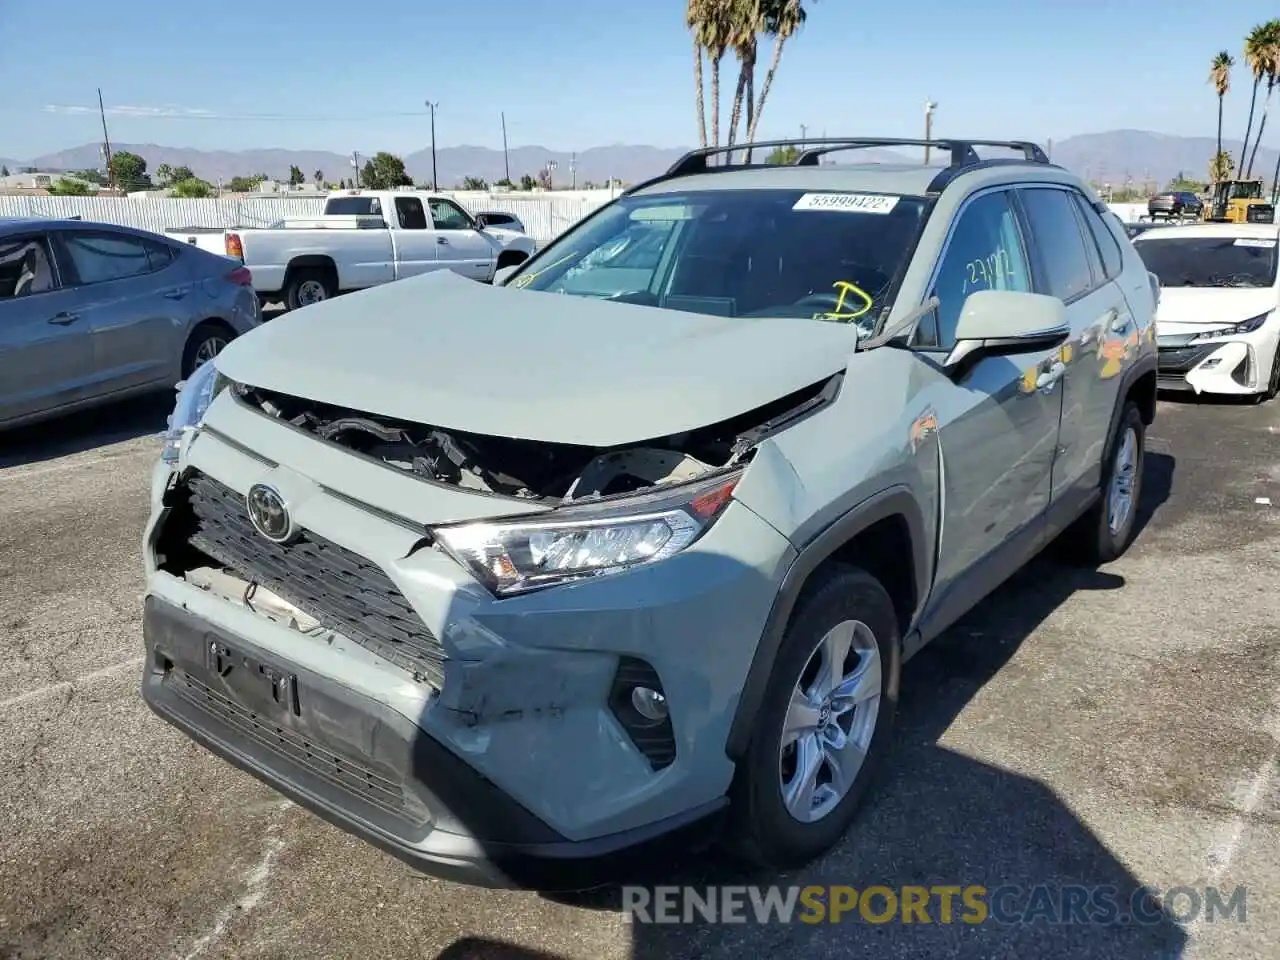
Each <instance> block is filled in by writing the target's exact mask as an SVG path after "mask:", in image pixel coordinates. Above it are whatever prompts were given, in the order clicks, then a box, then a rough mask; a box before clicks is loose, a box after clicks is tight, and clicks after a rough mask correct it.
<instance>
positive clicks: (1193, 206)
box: [1147, 190, 1204, 220]
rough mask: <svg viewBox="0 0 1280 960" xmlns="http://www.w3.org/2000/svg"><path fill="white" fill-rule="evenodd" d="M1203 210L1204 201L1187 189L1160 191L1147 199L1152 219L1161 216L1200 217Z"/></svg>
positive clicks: (1177, 217) (1175, 217)
mask: <svg viewBox="0 0 1280 960" xmlns="http://www.w3.org/2000/svg"><path fill="white" fill-rule="evenodd" d="M1203 212H1204V201H1203V200H1201V199H1200V198H1199V197H1197V196H1196V195H1195V194H1194V193H1188V192H1187V191H1185V190H1174V191H1171V192H1169V193H1158V194H1156V195H1155V196H1154V197H1152V198H1151V199H1150V200H1148V201H1147V215H1148V216H1149V217H1151V219H1152V220H1156V219H1158V218H1161V217H1163V218H1164V219H1166V220H1171V219H1182V218H1184V217H1199V216H1200V215H1201V214H1202V213H1203Z"/></svg>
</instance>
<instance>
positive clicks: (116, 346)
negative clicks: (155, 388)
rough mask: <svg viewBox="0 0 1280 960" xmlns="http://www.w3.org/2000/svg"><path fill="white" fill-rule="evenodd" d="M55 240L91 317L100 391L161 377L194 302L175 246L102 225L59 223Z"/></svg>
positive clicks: (85, 312)
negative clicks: (79, 227) (64, 227)
mask: <svg viewBox="0 0 1280 960" xmlns="http://www.w3.org/2000/svg"><path fill="white" fill-rule="evenodd" d="M57 242H58V243H59V244H60V246H61V250H62V252H63V253H64V254H65V256H64V257H63V260H64V261H65V262H66V263H67V265H68V268H69V269H68V273H69V276H68V278H67V281H68V283H69V284H71V285H73V286H74V287H75V290H76V293H77V295H78V297H77V299H78V301H79V304H80V310H81V312H82V314H83V315H84V317H85V318H86V320H87V321H88V324H89V332H90V335H91V338H92V342H93V361H94V366H95V367H96V370H97V374H96V375H97V377H98V379H99V380H100V382H101V385H102V392H106V393H114V392H117V391H120V390H130V389H134V388H139V387H145V386H149V385H156V384H159V383H162V382H163V381H165V380H166V379H167V378H168V377H169V376H170V374H171V371H172V370H173V367H174V357H175V356H176V355H177V352H178V351H180V350H181V349H182V339H183V336H184V335H185V331H186V329H187V326H188V324H187V318H188V315H189V312H190V311H191V310H192V309H194V308H195V306H196V305H197V304H198V302H199V298H198V297H196V296H194V294H196V293H198V289H197V285H196V281H194V280H193V279H192V278H191V277H190V276H188V275H187V274H186V273H185V272H184V271H183V270H182V269H181V267H180V265H179V263H178V261H179V260H180V259H181V257H180V256H178V255H176V253H175V250H174V247H173V246H172V245H170V244H169V243H166V242H165V241H163V240H161V239H160V238H158V237H157V238H156V239H154V240H152V239H149V238H144V237H141V236H138V235H136V234H133V233H125V232H114V231H111V232H109V231H105V230H63V231H59V232H58V234H57Z"/></svg>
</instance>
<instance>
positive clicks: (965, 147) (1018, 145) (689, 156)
mask: <svg viewBox="0 0 1280 960" xmlns="http://www.w3.org/2000/svg"><path fill="white" fill-rule="evenodd" d="M784 147H794V148H798V149H799V150H800V154H799V156H798V157H797V158H796V161H795V163H794V164H791V166H797V167H814V166H817V165H818V161H819V158H821V157H823V156H825V155H826V154H828V153H836V152H839V151H843V150H865V149H868V148H871V147H932V148H933V149H935V150H939V151H948V152H949V153H950V154H951V166H952V167H967V166H971V165H973V164H976V163H980V162H981V158H980V157H979V156H978V152H977V151H976V150H975V149H974V147H1004V148H1006V149H1009V150H1017V151H1020V152H1021V153H1022V157H1023V159H1024V160H1025V161H1026V162H1027V163H1048V162H1049V158H1048V156H1047V155H1046V154H1045V152H1044V151H1043V150H1041V149H1040V147H1039V146H1038V145H1037V144H1034V143H1031V142H1030V141H1027V140H957V139H946V140H912V139H906V138H901V137H819V138H813V139H810V138H806V139H803V140H761V141H758V142H756V143H735V144H734V145H733V146H724V147H703V148H702V149H700V150H692V151H690V152H689V153H686V154H685V155H684V156H683V157H681V158H680V159H679V160H677V161H676V162H675V163H674V164H673V165H672V166H671V168H670V169H669V170H667V172H666V174H665V175H663V176H662V177H661V178H660V179H663V180H666V179H668V178H671V177H680V176H686V175H688V174H692V173H705V172H707V171H709V170H712V169H721V170H723V169H729V168H730V167H731V166H732V165H731V164H720V165H717V166H716V167H712V166H710V165H709V164H708V163H707V161H708V160H709V159H710V158H712V157H726V156H728V155H731V154H733V153H737V152H741V151H745V150H764V149H776V148H784ZM752 165H753V166H754V164H752ZM741 166H745V165H741Z"/></svg>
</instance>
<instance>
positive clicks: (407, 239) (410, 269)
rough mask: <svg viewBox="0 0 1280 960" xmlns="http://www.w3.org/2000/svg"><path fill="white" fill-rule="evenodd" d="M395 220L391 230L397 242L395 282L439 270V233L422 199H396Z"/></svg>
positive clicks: (411, 197) (393, 213)
mask: <svg viewBox="0 0 1280 960" xmlns="http://www.w3.org/2000/svg"><path fill="white" fill-rule="evenodd" d="M392 216H394V217H395V220H394V221H393V222H392V223H390V224H389V226H390V227H391V230H392V232H393V233H394V240H395V251H396V252H395V256H396V279H401V278H403V277H413V276H417V275H418V274H420V273H427V272H429V271H431V270H435V269H436V268H437V267H440V266H441V263H440V258H439V256H438V255H437V253H436V250H437V246H438V245H437V243H436V232H435V229H434V228H433V226H432V224H431V221H430V219H429V218H428V216H427V208H426V207H425V206H424V205H423V203H422V198H421V197H413V196H407V197H396V198H395V209H394V210H393V211H392Z"/></svg>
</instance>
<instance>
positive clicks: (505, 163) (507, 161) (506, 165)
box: [432, 111, 511, 183]
mask: <svg viewBox="0 0 1280 960" xmlns="http://www.w3.org/2000/svg"><path fill="white" fill-rule="evenodd" d="M432 139H433V140H434V139H435V138H434V137H432ZM502 168H503V170H505V171H506V174H507V183H510V182H511V157H510V155H509V154H508V153H507V114H506V112H505V111H504V112H503V113H502Z"/></svg>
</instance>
